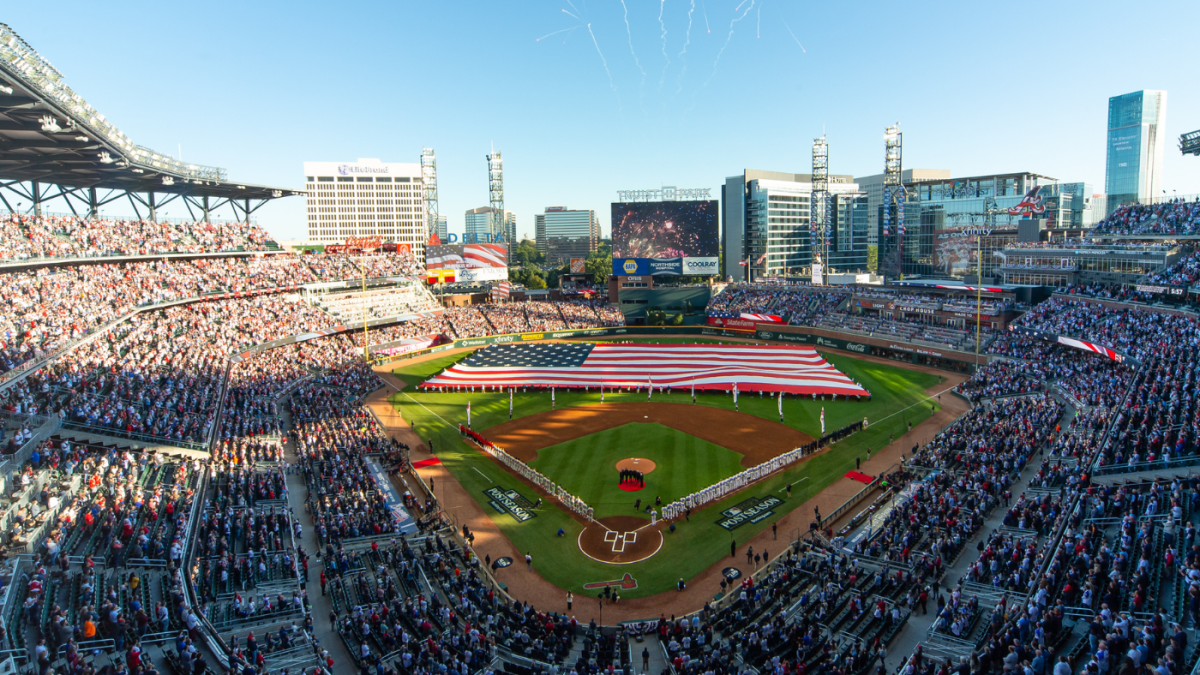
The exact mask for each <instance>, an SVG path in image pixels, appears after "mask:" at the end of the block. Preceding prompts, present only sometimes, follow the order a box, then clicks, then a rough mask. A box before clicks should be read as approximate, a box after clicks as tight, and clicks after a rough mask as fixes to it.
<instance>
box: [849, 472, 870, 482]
mask: <svg viewBox="0 0 1200 675" xmlns="http://www.w3.org/2000/svg"><path fill="white" fill-rule="evenodd" d="M846 478H853V479H854V480H856V481H858V482H860V483H866V484H868V485H870V484H871V483H872V482H873V481H874V480H875V477H874V476H868V475H867V474H865V473H863V472H861V471H848V472H846Z"/></svg>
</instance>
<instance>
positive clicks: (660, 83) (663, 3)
mask: <svg viewBox="0 0 1200 675" xmlns="http://www.w3.org/2000/svg"><path fill="white" fill-rule="evenodd" d="M666 6H667V0H658V27H659V28H660V29H662V55H663V58H664V59H666V60H667V62H666V63H665V64H663V69H662V74H661V75H659V76H658V91H659V92H660V93H661V92H662V86H663V81H664V80H666V79H667V68H670V67H671V57H670V56H667V25H666V24H665V23H663V20H662V15H663V8H664V7H666Z"/></svg>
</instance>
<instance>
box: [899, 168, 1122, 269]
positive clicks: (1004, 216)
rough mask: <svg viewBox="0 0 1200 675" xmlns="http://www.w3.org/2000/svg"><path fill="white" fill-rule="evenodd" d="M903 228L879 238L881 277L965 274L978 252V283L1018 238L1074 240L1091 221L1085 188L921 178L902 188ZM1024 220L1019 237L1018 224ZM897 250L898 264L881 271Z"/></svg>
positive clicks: (1014, 176)
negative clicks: (904, 198) (899, 252)
mask: <svg viewBox="0 0 1200 675" xmlns="http://www.w3.org/2000/svg"><path fill="white" fill-rule="evenodd" d="M906 188H907V195H908V198H907V201H906V202H905V205H904V206H905V210H904V226H905V232H904V235H903V236H902V237H901V236H900V235H899V234H898V233H896V232H891V233H890V235H889V236H887V237H881V245H880V248H879V256H880V261H881V265H880V269H881V271H883V272H884V273H887V274H895V273H897V272H902V273H903V274H904V275H905V276H912V275H921V276H935V277H941V278H961V277H973V276H974V275H975V274H976V271H977V268H978V267H979V259H978V258H977V257H976V256H977V255H978V254H979V253H980V252H981V253H982V270H983V276H984V278H985V280H986V279H987V278H989V277H991V278H995V277H996V276H997V272H998V269H999V266H1000V264H1001V262H1002V259H1001V256H1000V255H998V253H1000V252H1001V251H1003V250H1004V248H1005V247H1006V246H1010V245H1012V244H1015V243H1017V242H1018V241H1056V240H1062V239H1065V238H1070V237H1078V236H1080V234H1081V231H1082V230H1084V229H1086V228H1088V227H1091V225H1092V223H1093V222H1094V221H1095V220H1097V219H1098V218H1099V214H1098V213H1097V212H1096V211H1095V210H1094V208H1093V207H1094V206H1095V205H1096V202H1095V201H1093V199H1094V197H1093V195H1092V186H1091V185H1090V184H1088V183H1059V182H1058V181H1057V179H1055V178H1051V177H1049V176H1043V175H1041V174H1037V173H1033V172H1028V171H1026V172H1018V173H1006V174H992V175H985V176H969V177H965V178H949V179H941V180H927V181H923V182H920V183H914V184H911V185H906ZM1022 222H1025V223H1026V224H1027V227H1026V229H1025V230H1024V232H1023V234H1021V236H1020V237H1019V230H1020V227H1021V223H1022ZM897 247H899V248H901V249H902V257H901V267H900V269H899V270H896V269H894V268H893V269H889V267H888V266H887V265H886V264H883V263H884V261H887V260H894V256H895V251H896V250H897Z"/></svg>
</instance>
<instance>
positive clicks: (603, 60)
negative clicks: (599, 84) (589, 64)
mask: <svg viewBox="0 0 1200 675" xmlns="http://www.w3.org/2000/svg"><path fill="white" fill-rule="evenodd" d="M587 29H588V34H589V35H591V36H592V44H594V45H596V53H597V54H599V55H600V63H601V64H603V65H604V72H605V73H607V74H608V86H609V87H611V88H612V90H613V94H614V95H616V97H617V106H618V107H619V106H620V105H621V94H619V93H617V85H615V84H613V79H612V72H611V71H609V69H608V59H606V58H604V52H602V51H600V43H599V42H597V41H596V34H595V33H593V32H592V24H590V23H589V24H588V25H587Z"/></svg>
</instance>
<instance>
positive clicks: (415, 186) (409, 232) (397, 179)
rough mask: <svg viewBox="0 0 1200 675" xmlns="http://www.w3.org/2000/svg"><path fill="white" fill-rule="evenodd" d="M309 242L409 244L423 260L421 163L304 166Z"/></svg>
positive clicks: (312, 164)
mask: <svg viewBox="0 0 1200 675" xmlns="http://www.w3.org/2000/svg"><path fill="white" fill-rule="evenodd" d="M304 175H305V186H306V190H307V197H308V200H307V201H308V209H307V210H308V240H309V241H310V242H312V243H314V244H340V243H342V242H344V241H345V240H346V238H347V237H369V236H378V237H380V238H381V239H383V241H391V242H396V243H400V244H410V245H411V246H412V251H413V254H414V255H415V256H416V257H417V259H418V260H424V259H425V239H426V234H425V228H426V225H425V200H424V190H423V188H422V185H421V165H420V164H393V163H385V162H381V161H379V160H378V159H369V158H368V159H359V160H358V161H357V162H353V163H339V162H305V163H304Z"/></svg>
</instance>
